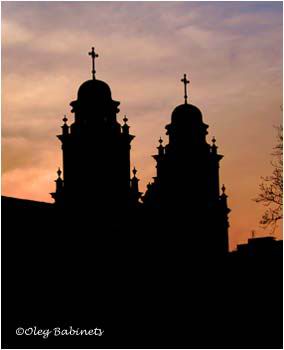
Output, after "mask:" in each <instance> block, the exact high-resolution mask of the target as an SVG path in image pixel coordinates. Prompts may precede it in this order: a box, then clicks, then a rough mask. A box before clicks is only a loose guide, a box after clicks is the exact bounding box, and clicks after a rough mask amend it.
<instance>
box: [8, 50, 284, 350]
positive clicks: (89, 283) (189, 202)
mask: <svg viewBox="0 0 284 350" xmlns="http://www.w3.org/2000/svg"><path fill="white" fill-rule="evenodd" d="M89 54H90V56H91V58H92V79H91V80H87V81H86V82H84V83H83V84H82V85H81V86H80V87H79V89H78V93H77V99H76V100H74V101H72V102H71V103H70V105H71V108H72V110H71V112H72V113H73V114H74V121H73V122H71V123H68V120H67V118H66V116H65V117H64V118H63V125H62V126H61V129H62V130H61V133H60V134H59V135H57V137H58V139H59V141H60V143H61V148H62V165H63V166H62V170H61V169H60V168H59V169H58V170H57V179H56V180H55V191H54V192H53V193H51V197H52V198H53V199H54V203H42V202H37V201H30V200H22V199H17V198H9V197H5V196H3V197H2V213H3V217H2V218H3V222H2V230H3V231H2V232H3V234H2V259H3V260H2V261H3V262H4V266H5V268H4V269H3V271H2V285H4V288H3V290H2V298H3V299H2V300H4V301H5V302H4V306H3V310H2V313H3V317H2V334H3V337H2V343H3V346H2V347H5V348H42V347H46V348H47V347H48V348H242V347H244V348H263V347H264V348H265V347H267V348H278V347H279V348H282V321H281V320H282V312H281V308H279V305H280V304H281V300H282V268H281V265H282V264H280V261H281V255H282V254H280V253H279V252H280V248H279V247H280V244H275V242H274V241H273V240H270V239H268V240H267V239H266V240H262V241H261V242H260V243H258V242H259V241H258V242H255V241H254V240H250V241H249V247H245V248H241V247H239V249H238V250H239V252H233V253H229V252H228V241H229V240H228V228H229V220H228V214H229V212H230V209H229V208H228V205H227V195H226V193H225V187H224V185H223V186H222V187H221V189H220V181H219V166H220V161H221V159H222V158H223V156H222V155H221V154H219V152H218V147H217V145H216V140H215V138H213V140H212V143H211V144H208V143H207V141H206V135H207V129H208V125H207V124H205V123H204V121H203V116H202V113H201V111H200V110H199V109H198V108H197V107H196V106H194V105H192V104H190V103H189V102H188V100H189V99H188V92H187V85H188V83H189V81H188V80H187V78H186V75H184V77H183V79H182V83H183V84H184V103H183V104H181V105H179V106H177V107H176V108H175V109H174V111H173V112H172V115H171V120H170V123H169V124H168V125H166V135H167V136H168V138H169V141H168V143H167V144H164V142H163V140H162V139H161V138H160V140H159V145H158V147H157V154H155V155H154V156H153V157H154V159H155V161H156V169H157V172H156V176H155V177H154V178H153V181H152V182H150V183H149V184H148V186H147V190H146V192H145V193H144V194H143V193H141V191H140V189H139V178H138V176H137V170H136V169H135V168H134V169H130V158H131V142H132V140H133V138H134V135H132V134H131V132H130V126H129V125H128V119H127V117H126V116H125V117H124V118H123V124H122V125H121V124H120V123H119V122H118V121H117V114H118V112H119V108H118V107H119V104H120V102H118V101H116V100H114V99H113V98H112V94H111V89H110V87H109V86H108V85H107V84H106V83H105V82H103V81H101V80H98V79H96V70H95V59H96V58H97V57H98V55H97V53H96V52H95V50H94V48H92V51H91V52H90V53H89ZM267 243H268V244H269V252H270V253H269V254H258V259H254V254H251V252H253V251H256V250H257V251H260V250H261V251H264V250H265V249H264V248H265V246H267ZM276 246H277V252H278V254H277V255H275V254H274V253H273V249H274V248H273V247H276ZM250 247H254V248H253V249H251V248H250ZM256 247H257V249H256ZM241 251H242V252H245V254H242V253H241ZM247 252H249V254H247ZM281 253H282V251H281ZM267 256H269V259H267ZM248 258H249V259H248ZM250 258H252V259H250ZM244 291H245V292H244ZM248 295H249V296H251V295H253V296H254V297H253V298H251V297H248ZM267 319H269V320H270V322H269V324H267V322H264V321H265V320H267ZM3 320H4V321H5V322H3ZM240 320H241V322H240ZM69 325H72V326H74V327H80V328H87V329H91V328H95V327H101V328H103V329H104V330H105V336H104V337H101V338H98V337H96V338H94V337H92V338H91V337H50V338H49V339H44V344H43V339H42V338H40V337H19V336H17V335H16V334H15V330H16V329H17V328H18V327H26V328H28V327H34V326H39V327H41V328H44V327H45V328H53V327H57V326H61V327H63V328H64V327H66V326H69Z"/></svg>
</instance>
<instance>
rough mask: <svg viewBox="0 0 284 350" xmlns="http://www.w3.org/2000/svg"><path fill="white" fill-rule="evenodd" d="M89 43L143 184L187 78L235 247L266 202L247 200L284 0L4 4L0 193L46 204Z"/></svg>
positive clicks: (260, 166) (265, 165)
mask: <svg viewBox="0 0 284 350" xmlns="http://www.w3.org/2000/svg"><path fill="white" fill-rule="evenodd" d="M93 45H94V46H95V47H96V48H97V50H98V51H99V54H100V58H99V60H98V64H97V75H98V78H100V79H103V80H105V81H107V82H108V83H109V84H110V86H111V88H112V93H113V96H114V98H115V99H118V100H120V101H121V114H120V116H119V118H120V119H122V118H123V114H124V113H127V114H128V117H129V120H130V125H131V131H132V132H133V133H134V134H136V138H135V140H134V142H133V152H132V162H133V163H135V165H136V166H137V167H138V168H139V170H140V171H139V174H140V177H141V184H142V187H143V188H142V189H143V190H144V189H145V184H146V183H147V182H148V181H149V180H150V178H151V176H153V175H154V170H155V167H154V162H153V160H152V159H151V157H150V155H151V154H153V153H154V152H155V150H156V149H155V147H156V146H157V140H158V138H159V136H160V135H161V136H162V137H163V138H164V139H165V141H166V136H165V130H164V126H165V124H167V123H168V122H169V119H170V114H171V111H172V110H173V108H174V107H175V106H176V105H177V104H179V103H181V102H182V86H181V84H180V77H181V75H182V74H183V73H185V72H186V73H188V74H189V76H190V80H191V85H190V98H191V101H192V103H194V104H196V105H198V106H199V107H200V108H201V109H202V111H203V114H204V120H205V122H207V123H208V124H209V125H210V129H209V132H210V135H209V137H211V136H212V135H213V134H214V135H215V136H216V137H217V140H218V144H219V145H220V152H221V153H224V154H225V158H224V160H223V164H222V167H221V178H222V181H223V180H224V181H225V182H226V183H227V188H228V193H229V195H230V205H231V207H232V209H233V211H232V214H231V239H232V245H233V244H235V243H236V242H238V241H241V240H244V239H245V238H246V237H247V236H248V234H249V232H250V230H251V229H255V228H256V229H257V225H258V224H257V223H258V219H259V214H260V210H261V208H259V206H258V205H257V204H255V203H253V202H252V201H251V198H253V197H255V195H256V193H257V187H258V186H257V184H258V182H259V177H260V175H264V174H266V173H269V171H270V168H269V160H270V158H269V153H270V150H271V148H272V147H273V144H274V136H275V135H274V130H273V125H275V124H278V123H279V122H280V118H281V113H280V105H281V103H282V3H281V2H271V3H270V2H269V3H268V2H4V3H2V101H3V106H2V117H3V118H2V137H3V138H2V143H3V177H2V189H3V193H4V194H7V195H13V196H19V197H29V198H34V199H39V200H49V195H48V193H49V192H50V190H52V186H53V183H52V179H53V174H54V171H55V170H56V167H57V166H58V165H60V162H61V154H60V152H61V150H60V145H59V142H58V140H56V138H55V135H56V134H57V133H58V132H59V131H60V125H61V118H62V117H63V114H65V113H67V114H68V115H69V116H70V107H69V102H70V101H71V100H73V99H74V97H75V96H76V93H77V89H78V86H79V85H80V84H81V83H82V82H83V81H84V80H86V79H88V78H89V77H90V62H89V58H88V55H87V52H88V50H89V48H90V47H91V46H93ZM70 118H72V117H71V116H70ZM32 181H33V184H32V185H31V182H32Z"/></svg>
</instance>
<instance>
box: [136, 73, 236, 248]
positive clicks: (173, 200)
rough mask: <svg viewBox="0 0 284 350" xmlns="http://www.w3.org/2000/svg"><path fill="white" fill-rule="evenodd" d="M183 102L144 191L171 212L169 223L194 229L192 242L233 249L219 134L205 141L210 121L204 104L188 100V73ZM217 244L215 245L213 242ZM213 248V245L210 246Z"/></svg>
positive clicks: (149, 202)
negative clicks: (221, 174) (222, 185)
mask: <svg viewBox="0 0 284 350" xmlns="http://www.w3.org/2000/svg"><path fill="white" fill-rule="evenodd" d="M181 81H182V82H183V84H184V103H183V104H181V105H179V106H177V107H176V108H175V109H174V111H173V112H172V116H171V123H170V124H168V125H166V130H167V132H166V134H167V135H168V137H169V142H168V144H167V145H165V146H164V145H163V141H162V139H161V138H160V140H159V146H158V147H157V149H158V153H157V154H156V155H154V156H153V158H154V159H155V161H156V169H157V174H156V176H155V177H154V181H153V182H152V183H150V184H149V185H148V189H147V192H146V193H145V196H144V197H143V201H144V204H145V205H146V207H150V208H152V209H158V211H160V212H162V213H163V215H164V217H165V218H166V221H167V224H166V227H165V228H164V229H165V231H166V230H167V227H171V229H172V231H173V232H184V235H189V236H188V237H187V238H186V239H188V243H189V245H190V246H191V248H194V249H195V248H197V247H198V248H199V249H201V250H204V249H207V250H211V249H212V251H215V252H217V251H218V249H219V251H220V252H223V253H226V252H227V251H228V226H229V224H228V213H229V212H230V209H228V207H227V196H226V195H225V192H224V191H223V194H222V195H221V196H220V185H219V162H220V160H221V159H222V158H223V156H222V155H220V154H218V152H217V146H216V140H215V138H213V140H212V142H213V144H212V145H209V144H208V143H207V141H206V135H207V134H208V132H207V129H208V125H207V124H205V123H204V122H203V116H202V113H201V111H200V110H199V108H197V107H196V106H194V105H192V104H190V103H188V92H187V84H189V80H187V78H186V74H184V77H183V79H181ZM214 245H216V249H214V248H213V246H214ZM207 253H208V251H207Z"/></svg>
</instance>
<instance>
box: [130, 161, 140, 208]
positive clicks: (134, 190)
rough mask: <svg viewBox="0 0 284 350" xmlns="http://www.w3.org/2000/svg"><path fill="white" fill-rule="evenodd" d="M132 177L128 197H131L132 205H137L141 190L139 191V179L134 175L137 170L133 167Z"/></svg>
mask: <svg viewBox="0 0 284 350" xmlns="http://www.w3.org/2000/svg"><path fill="white" fill-rule="evenodd" d="M132 173H133V177H132V179H131V180H130V182H131V184H130V197H131V203H132V204H133V205H134V206H137V205H138V204H139V199H140V198H141V195H142V192H139V181H140V180H139V179H138V178H137V177H136V174H137V170H136V168H135V167H134V168H133V170H132Z"/></svg>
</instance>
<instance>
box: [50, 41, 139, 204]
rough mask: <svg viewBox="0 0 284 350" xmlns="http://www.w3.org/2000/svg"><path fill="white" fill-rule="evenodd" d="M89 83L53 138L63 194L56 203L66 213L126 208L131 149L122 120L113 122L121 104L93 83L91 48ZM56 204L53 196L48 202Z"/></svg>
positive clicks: (100, 83)
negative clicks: (59, 160) (57, 148)
mask: <svg viewBox="0 0 284 350" xmlns="http://www.w3.org/2000/svg"><path fill="white" fill-rule="evenodd" d="M89 55H90V56H91V58H92V79H91V80H87V81H85V82H84V83H83V84H82V85H81V86H80V87H79V90H78V94H77V99H76V100H74V101H72V102H71V103H70V105H71V107H72V110H71V112H72V113H74V122H73V123H72V124H71V125H70V126H69V125H67V118H66V117H64V119H63V122H64V124H63V126H62V133H61V134H60V135H58V136H57V137H58V138H59V140H60V141H61V144H62V152H63V190H62V191H61V197H62V198H61V199H60V203H62V202H63V203H64V205H65V206H67V207H79V208H82V207H85V206H88V207H90V208H91V207H92V206H96V207H98V208H100V209H102V210H105V208H107V209H108V210H109V209H111V208H113V209H115V208H117V207H118V206H119V207H125V206H127V205H128V202H129V197H130V148H131V146H130V144H131V141H132V140H133V138H134V136H133V135H131V134H130V133H129V126H128V124H127V119H126V118H125V119H124V125H123V126H121V125H120V124H119V122H118V121H117V113H118V112H119V109H118V106H119V104H120V102H118V101H115V100H113V99H112V95H111V90H110V87H109V86H108V85H107V84H106V83H105V82H103V81H101V80H97V79H96V77H95V73H96V71H95V59H96V58H97V57H98V54H97V53H96V52H95V50H94V48H92V51H91V52H90V53H89ZM53 198H55V201H56V203H57V202H59V199H58V196H53Z"/></svg>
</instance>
